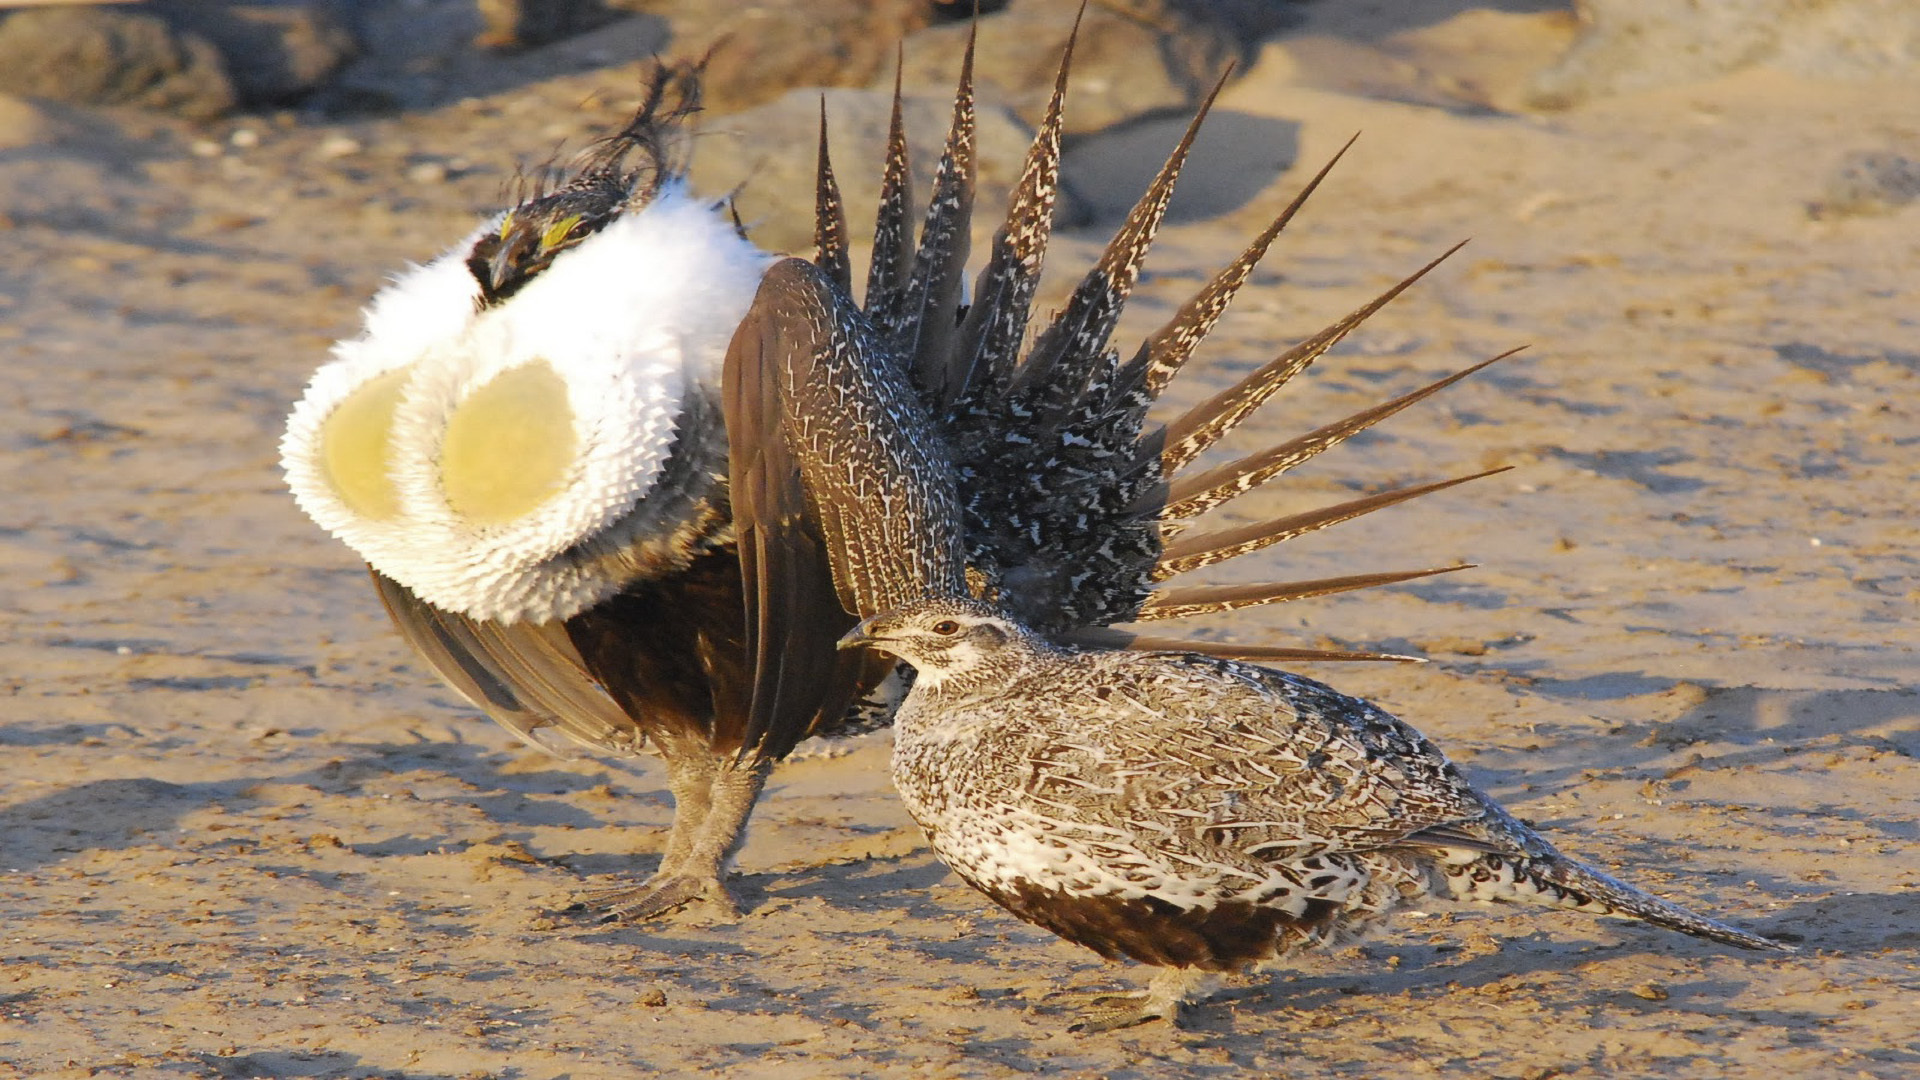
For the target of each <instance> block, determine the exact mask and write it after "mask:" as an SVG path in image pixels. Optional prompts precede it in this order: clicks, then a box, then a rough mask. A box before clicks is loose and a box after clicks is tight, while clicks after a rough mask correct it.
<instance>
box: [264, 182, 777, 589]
mask: <svg viewBox="0 0 1920 1080" xmlns="http://www.w3.org/2000/svg"><path fill="white" fill-rule="evenodd" d="M497 220H498V219H496V225H489V226H487V227H486V228H493V227H497ZM483 232H484V229H483V230H482V231H481V232H476V233H475V234H473V235H472V236H469V237H468V238H467V239H466V240H465V241H463V242H462V244H461V245H460V246H458V247H456V248H455V249H453V250H452V251H450V252H448V253H447V254H446V255H444V256H442V257H440V258H439V259H436V260H435V261H433V262H431V263H429V264H427V265H426V266H423V267H419V268H417V269H415V270H413V271H411V272H409V273H407V274H406V275H404V276H402V277H401V278H400V279H398V280H397V281H395V282H394V284H393V285H391V286H389V287H388V288H387V289H386V290H384V291H382V292H381V293H380V295H378V296H377V297H375V298H374V300H373V302H372V304H371V305H370V306H369V308H368V310H367V313H366V328H365V330H364V331H363V333H362V334H361V335H360V336H359V337H357V338H354V339H351V340H348V341H343V342H341V343H340V344H339V345H337V346H336V347H335V349H334V357H335V358H334V360H333V361H332V362H331V363H329V364H327V365H326V366H324V367H322V368H321V369H320V371H319V372H318V373H316V374H315V376H314V379H313V382H312V384H311V385H310V386H309V387H308V390H307V393H306V395H305V397H303V398H302V400H301V402H300V403H299V405H298V406H296V408H295V410H294V413H293V415H292V417H291V418H290V420H289V422H288V426H287V435H286V438H285V439H284V440H283V442H282V445H281V449H282V463H283V465H284V467H285V469H286V472H287V481H288V484H289V486H290V487H292V489H293V492H294V496H295V498H296V499H297V500H298V501H299V503H300V506H301V507H302V509H304V510H306V511H307V513H308V514H309V515H310V516H312V517H313V519H314V520H315V521H316V522H318V523H319V524H320V525H321V526H322V527H323V528H325V529H327V530H328V531H329V532H331V533H333V534H334V535H335V536H337V537H339V538H340V539H341V540H342V541H343V542H345V543H346V544H347V545H348V546H349V547H351V548H353V550H354V551H355V552H357V553H358V554H359V555H360V556H361V557H362V558H365V559H366V560H367V561H368V562H369V563H370V564H372V565H373V567H374V568H375V569H377V570H379V571H380V572H381V573H383V574H386V575H387V576H389V577H391V578H393V579H394V580H396V581H398V582H400V583H401V584H403V585H405V586H407V587H408V588H409V589H411V590H412V591H413V592H414V593H415V594H416V595H418V596H420V597H421V598H422V599H425V600H427V601H428V602H430V603H433V604H435V605H437V606H440V607H443V608H446V609H448V610H452V611H458V612H462V613H465V614H468V615H471V616H474V617H476V618H486V619H496V620H499V621H503V622H512V621H515V620H518V619H533V620H543V619H557V618H566V617H569V616H571V615H573V614H576V613H577V612H579V611H580V610H582V609H583V608H585V607H587V606H588V605H590V604H593V603H595V602H597V601H599V600H601V599H604V598H605V597H606V596H608V595H610V594H611V593H612V592H613V591H614V590H616V589H617V588H618V587H619V583H618V582H617V581H610V580H605V579H603V578H600V577H598V576H597V575H596V574H595V573H593V572H592V571H591V570H590V569H583V568H581V567H579V566H575V565H570V564H560V563H554V562H552V560H554V559H555V557H556V556H558V555H560V554H561V553H563V552H566V551H567V550H568V549H570V548H573V547H574V546H576V545H578V544H579V543H580V542H581V541H582V540H584V539H586V538H588V537H591V536H594V535H595V534H597V533H599V532H600V531H602V530H605V529H606V528H608V527H609V526H611V525H612V524H614V523H615V522H617V521H618V520H620V519H621V518H622V517H624V516H626V515H627V514H628V513H629V512H630V511H632V510H633V508H634V507H635V505H636V504H637V503H638V502H639V500H640V499H641V498H642V497H644V496H645V495H646V493H647V491H648V490H649V488H651V486H652V484H653V482H654V479H655V478H656V476H657V475H658V473H659V471H660V468H661V466H662V465H663V464H664V462H665V461H666V459H667V456H668V454H669V452H670V451H671V449H672V447H673V440H674V432H675V422H676V420H677V418H678V416H679V413H680V410H681V405H682V403H683V401H684V400H685V396H686V393H687V390H688V387H689V386H690V385H691V384H694V383H699V384H704V385H706V386H709V387H716V388H717V386H718V383H719V379H720V369H721V365H722V363H723V361H724V358H725V355H726V348H727V343H728V342H729V340H731V338H732V335H733V331H734V328H735V327H736V326H737V325H738V324H739V322H740V320H741V318H742V317H743V316H744V315H745V313H746V309H747V306H748V305H749V304H750V303H751V302H752V299H753V294H754V291H755V290H756V289H757V288H758V286H759V281H760V277H761V275H762V273H764V271H765V269H766V267H767V265H768V264H769V262H770V260H769V258H768V256H766V255H764V254H763V253H761V252H760V251H759V250H757V249H756V248H754V247H753V246H752V245H751V244H749V243H747V242H746V241H745V240H743V239H741V238H740V237H739V236H738V235H737V234H736V233H735V232H734V230H733V228H732V226H731V224H730V223H728V222H726V221H725V220H723V219H722V218H721V217H720V216H719V215H718V214H716V213H715V212H714V211H713V210H711V209H710V208H709V207H708V206H706V205H705V204H703V203H700V202H697V201H695V200H694V199H692V198H691V197H690V196H689V195H687V194H686V192H685V191H684V190H682V189H680V188H679V187H678V186H677V185H670V186H669V187H667V188H665V189H664V190H662V191H661V192H660V194H659V195H658V196H657V197H656V199H655V200H654V201H653V202H652V203H650V204H649V205H648V206H647V207H645V208H644V209H642V210H640V211H638V212H636V213H632V214H628V215H625V216H623V217H621V218H619V219H617V220H615V221H614V222H612V223H611V224H609V225H608V226H606V227H605V228H604V229H602V230H601V231H600V232H598V233H596V234H595V235H593V236H591V237H589V238H587V239H586V240H584V241H582V242H581V243H580V244H579V246H577V247H575V248H573V249H571V250H569V251H565V252H563V253H561V254H560V256H559V257H557V258H556V259H555V260H554V262H553V265H552V266H550V267H548V268H547V269H546V270H545V271H544V272H542V273H541V274H539V275H538V276H537V277H535V278H534V279H533V281H531V282H529V283H528V284H527V285H526V286H525V287H524V288H522V289H521V290H520V291H519V292H517V293H515V294H514V295H513V296H512V297H511V298H509V299H508V300H507V301H506V302H505V303H502V304H500V305H497V306H495V307H493V308H490V309H486V310H477V309H476V301H477V298H478V295H479V291H478V288H477V286H476V285H475V283H474V281H473V279H472V277H471V276H470V275H469V274H468V273H467V270H466V268H465V266H464V265H463V260H464V258H465V255H466V252H467V250H468V249H469V248H470V247H471V244H472V242H473V240H474V239H476V238H477V237H478V236H480V235H482V234H483ZM533 361H545V362H546V363H548V364H550V365H551V366H552V367H553V369H554V370H555V371H556V372H558V373H559V375H560V376H561V378H562V379H563V380H564V382H565V384H566V388H567V391H566V392H567V402H568V405H569V406H570V408H571V411H572V413H573V429H574V437H575V446H576V451H577V452H576V454H575V457H574V460H573V461H572V463H571V465H570V466H569V467H568V469H567V471H566V473H565V477H564V480H563V482H562V484H561V488H560V490H559V492H558V493H557V494H555V495H554V496H553V497H551V498H549V499H547V500H546V501H544V502H543V503H541V504H540V505H539V506H538V507H536V508H535V509H534V510H533V511H532V512H530V513H528V514H526V515H525V516H523V517H520V518H518V519H515V520H512V521H508V522H504V523H494V524H485V525H482V524H476V523H474V522H471V521H468V520H467V519H465V518H464V517H462V516H461V515H460V514H459V513H457V512H456V511H455V510H454V509H453V508H452V507H451V506H450V505H449V504H448V501H447V497H446V494H445V491H444V490H443V486H442V483H441V477H440V473H439V448H440V445H441V440H442V438H443V437H444V435H445V432H446V428H447V423H448V419H449V418H450V417H451V416H452V415H453V412H454V410H455V409H456V408H457V407H458V406H459V405H460V403H461V402H462V401H463V400H464V399H465V398H466V397H467V396H468V395H469V394H471V393H472V392H473V391H475V390H477V389H479V388H480V387H482V386H485V385H486V384H487V383H488V382H489V381H490V380H492V379H494V378H496V377H497V376H499V375H501V374H502V373H504V372H506V371H509V370H512V369H514V368H516V367H519V366H521V365H524V364H527V363H530V362H533ZM409 365H411V373H410V374H409V375H408V376H407V379H406V383H405V385H404V388H403V390H402V391H401V398H400V401H399V403H398V404H397V406H396V407H395V410H394V419H393V425H392V436H391V439H390V441H389V446H388V462H387V464H388V469H389V474H390V476H391V479H392V481H393V485H394V487H395V489H396V493H397V497H398V502H399V512H398V513H397V514H396V515H395V516H393V517H391V518H388V519H384V520H372V519H369V518H367V517H366V516H364V515H362V514H359V513H356V512H355V511H354V510H353V509H351V508H350V507H348V506H347V505H346V504H345V503H343V502H342V501H341V500H340V498H339V497H338V496H337V494H336V493H335V491H334V490H333V488H332V485H331V484H330V483H329V482H328V480H327V478H326V475H325V472H324V467H323V464H322V461H321V444H320V433H321V427H322V425H323V424H324V422H325V421H326V419H327V417H328V416H329V415H331V413H332V412H333V410H334V409H335V408H337V407H338V406H339V405H340V404H341V402H342V401H344V400H345V399H346V397H347V396H348V395H349V394H350V393H351V392H352V391H353V390H354V389H356V388H358V387H360V386H362V385H364V384H365V383H366V382H367V381H368V380H370V379H372V378H374V377H376V376H378V375H380V374H383V373H385V372H389V371H393V370H395V369H396V368H400V367H406V366H409Z"/></svg>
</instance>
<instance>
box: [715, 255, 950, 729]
mask: <svg viewBox="0 0 1920 1080" xmlns="http://www.w3.org/2000/svg"><path fill="white" fill-rule="evenodd" d="M724 397H725V401H726V417H727V439H728V448H729V464H728V471H729V477H730V481H729V482H730V488H731V497H732V500H733V519H734V528H735V532H736V535H737V538H738V546H739V554H740V572H741V575H742V583H743V591H744V593H745V598H746V607H747V652H748V656H749V657H750V664H751V672H752V676H751V681H752V686H753V692H752V699H751V700H752V704H751V706H750V715H749V720H748V724H747V733H746V736H747V737H746V742H745V745H746V746H747V747H750V748H752V749H754V750H755V751H757V752H758V753H760V754H763V755H769V756H780V755H783V754H785V753H786V752H787V751H788V750H791V749H792V747H793V744H794V743H796V742H798V741H799V740H800V739H801V738H803V737H805V736H806V735H807V734H809V733H810V732H811V731H813V730H814V729H815V728H817V727H818V726H820V725H821V724H822V723H832V722H835V721H837V720H838V719H839V718H840V717H842V716H844V715H845V713H846V710H847V708H848V706H849V705H851V703H852V701H853V698H854V697H855V695H856V694H857V693H858V691H859V689H860V687H861V686H862V685H863V684H864V685H871V683H872V682H873V681H876V680H877V678H878V676H879V674H881V673H882V672H884V670H885V669H886V668H887V667H888V666H889V664H888V662H887V661H884V660H880V659H876V658H872V657H869V656H866V655H863V654H860V653H843V652H840V651H839V650H838V649H836V648H835V643H836V642H837V641H838V639H839V637H840V635H841V634H843V633H845V632H846V630H848V629H849V628H850V627H852V625H853V624H854V622H855V621H857V619H858V618H860V617H865V616H867V615H872V614H877V613H879V612H881V611H885V610H888V609H890V608H893V607H896V606H898V605H900V604H903V603H905V602H907V601H909V600H912V599H917V598H919V597H923V596H927V595H930V594H944V595H951V594H953V593H954V592H957V591H959V590H961V589H962V588H963V586H964V580H965V579H964V576H963V569H962V567H963V563H962V557H961V547H960V535H959V513H958V509H957V502H956V499H955V497H954V493H953V476H952V471H951V468H950V466H949V465H948V463H947V459H946V455H945V452H944V450H943V449H942V448H941V446H940V445H939V443H938V438H937V434H936V432H935V431H934V428H933V425H932V423H931V422H930V421H929V420H928V419H927V417H926V414H925V412H924V411H923V410H922V409H921V408H920V406H919V404H918V403H917V401H916V400H915V398H914V396H913V393H912V391H911V389H910V387H909V386H908V385H907V383H906V374H905V372H904V370H903V369H902V366H901V365H900V364H898V363H897V362H896V361H894V360H893V359H892V358H891V357H889V356H888V355H886V354H885V352H884V351H883V348H882V346H880V345H879V344H878V343H877V340H876V338H875V336H874V335H873V333H872V332H871V330H870V328H869V326H868V324H867V322H866V320H865V318H864V317H863V316H862V315H861V314H860V313H859V311H858V310H857V309H856V308H855V307H854V306H853V303H852V300H851V299H850V298H849V297H848V296H847V295H846V294H845V293H844V291H842V290H839V289H836V288H835V287H834V286H833V282H832V279H831V278H830V277H828V276H827V275H826V274H824V273H823V272H822V271H821V270H820V269H819V268H817V267H814V266H812V265H809V264H808V263H805V262H802V261H801V260H798V259H788V260H786V261H784V262H782V263H780V264H778V265H776V266H775V267H774V268H773V269H772V270H770V271H768V273H767V276H766V278H765V279H764V280H763V281H762V282H761V286H760V292H759V294H758V295H757V296H756V297H755V298H754V303H753V306H752V308H750V309H749V310H748V312H747V317H746V319H745V320H744V321H743V322H742V323H741V325H740V328H739V330H737V331H736V332H735V333H734V338H733V343H732V345H731V347H730V348H729V349H728V352H727V362H726V372H725V383H724Z"/></svg>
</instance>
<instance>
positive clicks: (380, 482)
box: [320, 368, 409, 521]
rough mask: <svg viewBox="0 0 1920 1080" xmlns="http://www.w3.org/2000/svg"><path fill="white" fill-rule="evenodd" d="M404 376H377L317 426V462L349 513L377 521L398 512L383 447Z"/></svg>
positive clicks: (401, 371) (402, 373) (399, 373)
mask: <svg viewBox="0 0 1920 1080" xmlns="http://www.w3.org/2000/svg"><path fill="white" fill-rule="evenodd" d="M408 374H409V372H408V370H407V369H406V368H401V369H399V370H397V371H389V372H387V373H386V374H384V375H378V376H375V377H374V378H373V379H371V380H369V381H368V382H367V384H366V385H365V386H362V387H361V388H360V389H358V390H355V391H354V392H353V393H352V394H350V395H348V397H347V399H346V400H345V401H342V402H341V403H340V405H339V407H338V408H335V409H334V410H333V413H332V415H330V416H328V417H327V419H326V420H325V422H323V423H322V424H321V425H320V461H321V466H322V468H324V469H325V470H326V477H327V483H328V484H329V485H330V486H331V487H332V488H333V492H334V494H335V495H337V496H338V497H339V499H340V501H341V502H343V503H345V504H347V508H348V509H350V510H352V511H353V512H354V513H356V514H359V515H360V516H362V517H366V518H371V519H373V520H375V521H381V520H385V519H387V518H391V517H393V516H394V515H395V514H397V513H399V512H400V500H399V498H398V497H397V496H396V495H395V493H394V489H393V477H392V476H391V475H389V474H388V471H387V442H388V437H389V435H391V434H392V432H393V410H394V406H396V405H398V404H400V390H401V388H402V387H403V386H405V385H406V382H407V376H408Z"/></svg>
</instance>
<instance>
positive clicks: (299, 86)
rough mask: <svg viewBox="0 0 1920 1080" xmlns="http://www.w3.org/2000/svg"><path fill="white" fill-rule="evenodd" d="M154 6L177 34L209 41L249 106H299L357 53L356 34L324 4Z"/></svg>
mask: <svg viewBox="0 0 1920 1080" xmlns="http://www.w3.org/2000/svg"><path fill="white" fill-rule="evenodd" d="M149 7H150V9H151V10H152V11H153V13H154V14H155V15H157V16H159V17H160V18H161V19H164V20H165V21H166V23H167V25H169V26H171V27H172V28H173V29H174V31H175V32H177V33H186V34H190V35H195V36H198V37H201V38H205V39H206V40H207V41H210V42H212V43H213V45H214V47H215V48H217V49H219V50H220V55H221V57H222V58H223V59H224V60H225V62H226V69H227V74H228V76H229V77H230V78H231V79H232V80H233V86H234V90H235V91H236V92H237V93H238V95H239V98H240V101H241V103H242V104H245V105H251V106H274V105H286V104H290V103H292V102H295V101H298V100H299V99H301V98H303V97H305V96H306V95H308V94H310V93H312V92H314V91H315V90H317V89H319V88H320V87H321V86H323V85H324V84H325V83H326V81H327V80H328V79H329V78H331V77H332V75H333V73H334V72H335V71H337V70H339V68H340V66H341V65H342V64H344V63H346V62H347V61H348V60H350V59H352V57H353V56H354V54H355V52H356V51H357V49H356V47H355V44H354V40H353V34H352V33H351V32H350V31H349V30H348V29H347V27H346V25H345V24H343V23H342V22H341V21H340V20H339V19H338V18H335V17H334V16H333V15H332V14H331V12H330V10H329V9H328V8H327V7H326V6H325V5H321V4H300V3H280V4H274V3H252V4H247V3H207V2H205V0H157V2H155V3H152V4H150V5H149Z"/></svg>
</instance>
